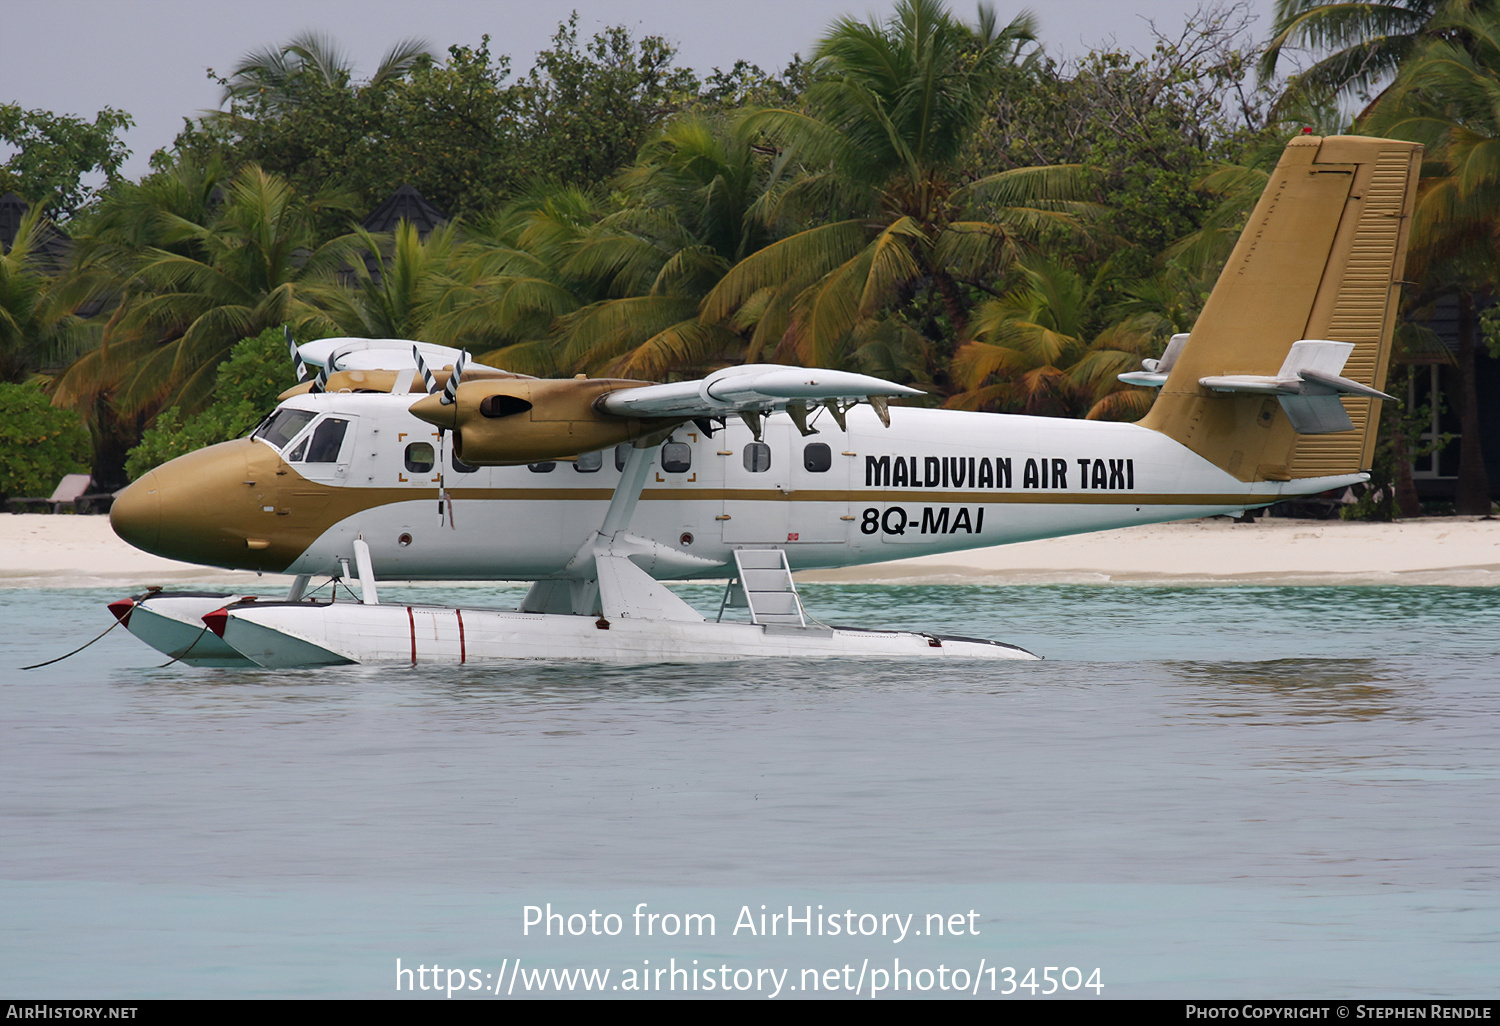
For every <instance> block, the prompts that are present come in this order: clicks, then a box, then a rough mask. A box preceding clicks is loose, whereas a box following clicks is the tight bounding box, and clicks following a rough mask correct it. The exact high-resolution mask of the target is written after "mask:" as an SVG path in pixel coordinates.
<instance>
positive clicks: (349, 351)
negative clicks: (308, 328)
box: [297, 338, 499, 374]
mask: <svg viewBox="0 0 1500 1026" xmlns="http://www.w3.org/2000/svg"><path fill="white" fill-rule="evenodd" d="M413 348H415V349H416V350H417V351H418V352H420V353H421V354H422V359H424V360H425V361H427V363H428V364H429V365H430V366H433V367H443V366H446V365H449V364H454V363H457V362H458V358H459V356H460V355H462V353H463V350H461V349H454V348H453V347H452V346H440V345H438V344H436V343H435V342H415V341H412V340H410V339H404V338H320V339H317V340H315V341H312V342H304V343H302V344H301V345H299V346H298V347H297V352H298V353H299V354H300V355H301V357H302V359H303V360H305V361H307V363H308V364H310V365H311V366H314V367H322V368H324V369H326V370H327V371H328V372H329V373H330V374H332V373H334V372H336V371H356V370H360V371H371V370H388V371H402V370H407V369H408V368H415V367H416V366H417V364H416V360H415V358H414V357H413V355H412V349H413ZM469 369H470V370H480V369H483V370H499V368H498V367H485V365H484V364H481V363H474V362H473V361H472V360H471V361H469Z"/></svg>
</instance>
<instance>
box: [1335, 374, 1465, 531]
mask: <svg viewBox="0 0 1500 1026" xmlns="http://www.w3.org/2000/svg"><path fill="white" fill-rule="evenodd" d="M1419 369H1420V370H1422V371H1424V372H1425V369H1426V368H1425V367H1420V365H1413V364H1409V363H1405V364H1398V365H1397V366H1396V367H1395V368H1393V369H1392V372H1391V377H1390V380H1388V381H1387V382H1386V386H1385V387H1386V389H1387V390H1388V391H1389V392H1390V393H1391V394H1392V395H1397V396H1399V395H1403V394H1405V393H1407V392H1408V391H1409V390H1410V386H1411V381H1412V376H1413V374H1414V373H1415V372H1417V371H1418V370H1419ZM1434 401H1436V402H1437V403H1438V404H1439V405H1438V409H1439V412H1441V410H1442V402H1443V399H1442V396H1441V395H1439V396H1436V397H1434V396H1431V395H1429V396H1428V397H1427V399H1426V400H1425V401H1419V402H1414V403H1401V404H1398V403H1382V404H1381V407H1380V436H1379V440H1378V441H1377V442H1376V443H1375V456H1374V459H1373V461H1372V463H1373V465H1372V466H1371V467H1370V480H1369V483H1368V484H1366V485H1365V490H1364V492H1363V493H1362V494H1361V495H1360V496H1359V498H1358V499H1356V500H1355V502H1354V503H1353V505H1349V506H1345V507H1344V508H1343V509H1341V510H1340V511H1339V515H1340V516H1341V517H1342V518H1343V519H1345V520H1378V521H1383V522H1387V523H1388V522H1390V521H1392V520H1395V519H1396V517H1397V515H1398V514H1399V513H1400V512H1401V507H1402V498H1401V488H1402V485H1403V476H1404V477H1405V483H1406V484H1408V485H1409V484H1410V476H1411V464H1412V462H1413V461H1415V460H1419V459H1421V458H1422V457H1424V456H1430V455H1431V454H1432V453H1435V452H1438V451H1440V450H1442V449H1443V448H1444V447H1445V446H1447V445H1448V443H1449V442H1451V441H1453V436H1452V435H1450V434H1441V435H1438V436H1437V437H1436V438H1429V439H1428V440H1427V441H1425V442H1424V441H1423V440H1422V435H1423V434H1424V433H1425V432H1426V431H1428V430H1429V429H1430V428H1431V427H1432V420H1433V402H1434ZM1415 501H1416V491H1415V489H1413V490H1412V492H1411V494H1410V497H1409V499H1408V500H1407V502H1408V503H1413V504H1414V503H1415Z"/></svg>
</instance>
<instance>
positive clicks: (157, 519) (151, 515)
mask: <svg viewBox="0 0 1500 1026" xmlns="http://www.w3.org/2000/svg"><path fill="white" fill-rule="evenodd" d="M109 526H110V527H112V528H114V532H115V534H117V535H119V536H120V537H121V538H123V539H124V540H125V541H127V542H129V543H130V544H132V545H134V546H135V547H136V548H138V549H142V550H144V551H146V552H155V551H156V546H157V543H158V541H159V540H160V537H161V485H160V482H159V481H157V479H156V471H154V470H153V471H151V472H150V473H148V474H147V475H146V476H145V477H143V478H141V479H140V480H139V481H136V482H135V483H134V484H132V485H130V486H129V487H128V488H126V489H125V490H124V491H123V492H121V493H120V494H119V496H118V497H116V499H115V502H114V505H113V506H111V507H110V508H109Z"/></svg>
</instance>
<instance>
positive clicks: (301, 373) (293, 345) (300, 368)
mask: <svg viewBox="0 0 1500 1026" xmlns="http://www.w3.org/2000/svg"><path fill="white" fill-rule="evenodd" d="M281 330H282V331H284V332H286V347H287V350H288V351H289V352H290V353H291V354H292V368H293V369H294V370H295V371H296V372H297V384H299V385H300V384H302V382H304V381H306V380H307V379H308V378H309V377H311V375H310V374H308V373H307V362H306V361H305V360H303V359H302V353H301V351H300V350H298V348H297V340H296V339H294V338H292V326H291V325H290V324H284V325H282V329H281Z"/></svg>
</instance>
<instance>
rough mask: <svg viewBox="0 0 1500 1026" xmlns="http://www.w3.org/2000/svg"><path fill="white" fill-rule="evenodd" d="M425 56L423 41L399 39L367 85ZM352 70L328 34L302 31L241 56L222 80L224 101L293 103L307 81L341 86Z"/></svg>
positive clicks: (393, 76)
mask: <svg viewBox="0 0 1500 1026" xmlns="http://www.w3.org/2000/svg"><path fill="white" fill-rule="evenodd" d="M431 57H432V52H431V50H430V49H429V44H428V43H427V42H426V41H425V40H421V39H403V40H401V41H400V42H398V43H397V44H396V45H395V46H393V47H391V48H390V49H389V50H387V51H386V53H385V56H384V57H383V58H381V61H380V66H379V67H377V68H376V69H375V74H374V75H372V76H371V77H370V80H369V82H368V83H367V84H368V85H370V86H378V85H380V84H382V83H384V82H386V81H388V80H391V79H396V78H400V77H401V76H403V75H405V74H407V73H408V72H409V71H411V70H412V68H413V67H415V66H416V65H417V63H418V62H419V61H422V60H430V59H431ZM353 75H354V72H353V65H352V64H351V63H350V61H349V58H348V55H347V54H345V53H344V52H343V51H342V50H340V49H339V48H338V45H337V44H336V43H335V42H334V41H333V40H332V39H331V38H329V37H328V36H325V35H323V34H322V33H319V32H304V33H302V34H301V35H299V36H294V37H293V38H292V40H291V41H290V42H288V43H284V44H282V45H281V46H274V47H272V46H268V47H265V48H264V49H261V50H253V51H251V52H250V53H247V54H245V56H243V57H241V58H240V62H239V63H238V64H236V65H235V66H234V70H233V71H231V72H230V73H229V78H228V79H226V80H225V81H224V100H225V101H229V100H235V99H255V98H259V99H261V100H263V101H264V102H265V103H266V104H267V105H268V106H271V107H285V106H296V105H297V104H298V103H300V102H301V100H302V98H303V96H305V95H306V92H307V90H308V88H309V87H310V86H314V85H316V86H322V87H325V88H333V89H344V88H347V87H348V85H349V83H350V81H351V79H352V78H353Z"/></svg>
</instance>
